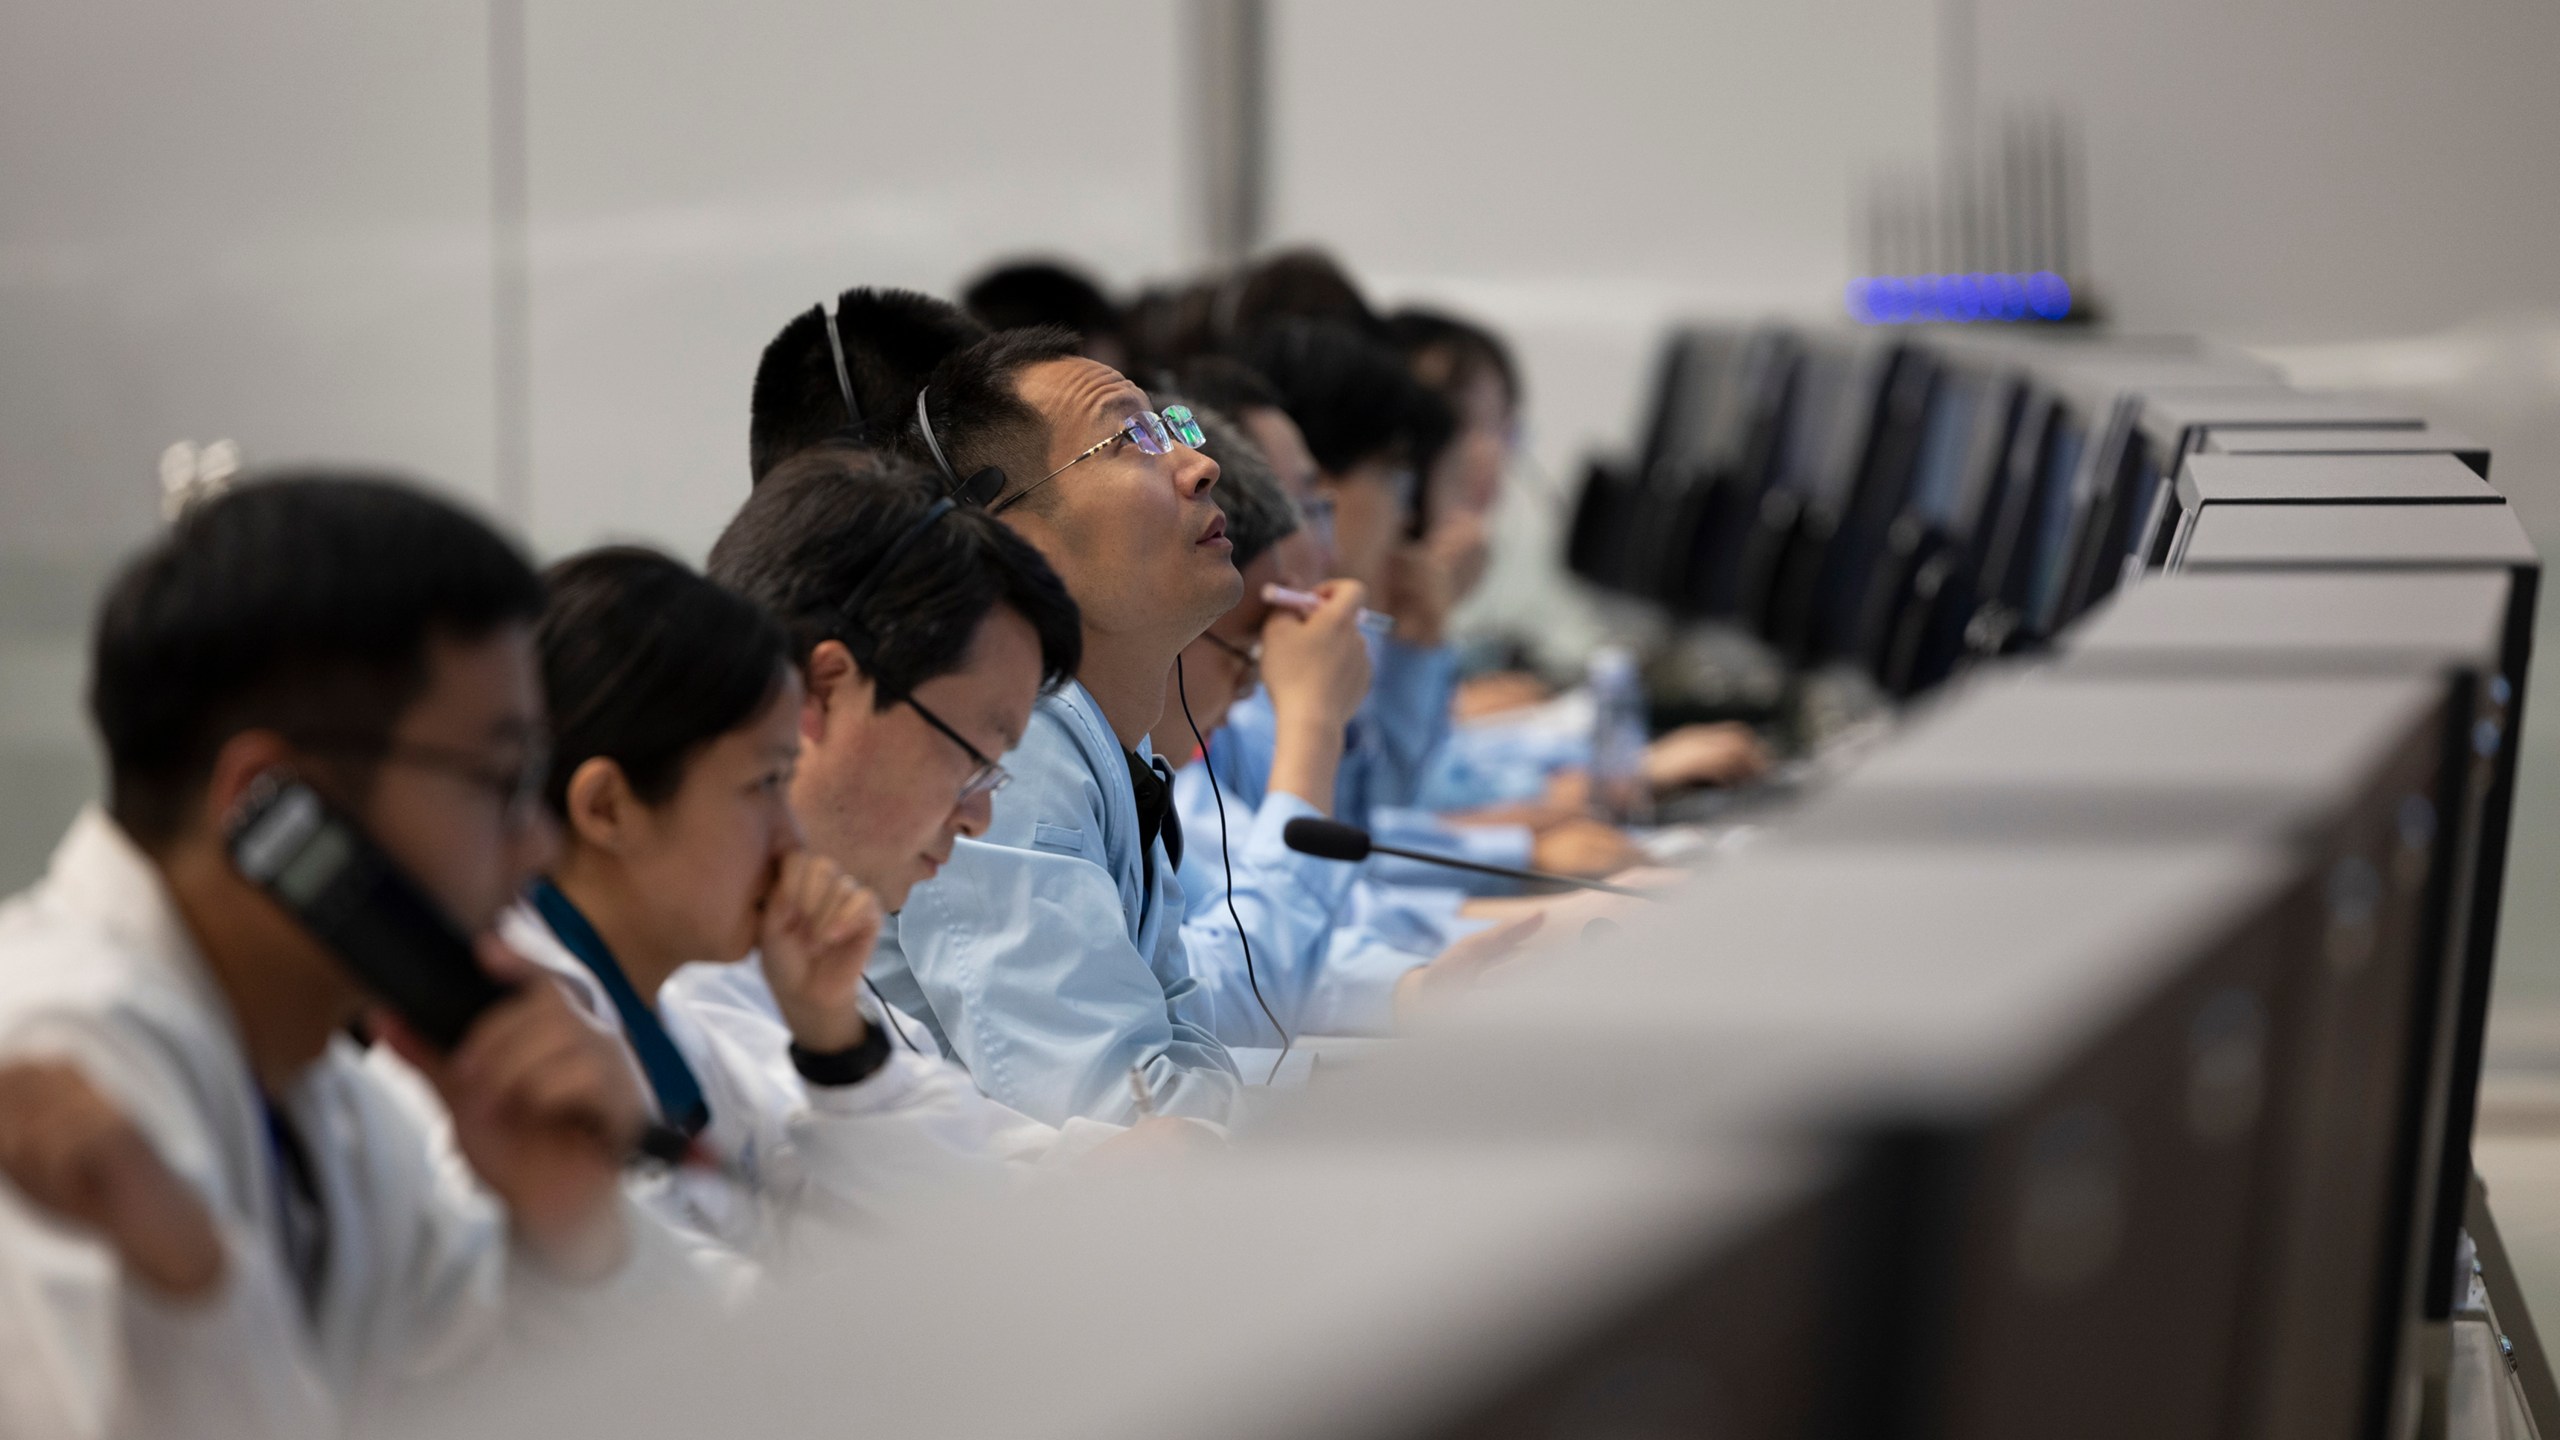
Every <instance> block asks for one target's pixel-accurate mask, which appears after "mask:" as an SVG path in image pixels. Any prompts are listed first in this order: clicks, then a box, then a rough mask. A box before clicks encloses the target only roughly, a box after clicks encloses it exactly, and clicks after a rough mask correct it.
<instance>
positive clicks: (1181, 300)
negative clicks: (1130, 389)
mask: <svg viewBox="0 0 2560 1440" xmlns="http://www.w3.org/2000/svg"><path fill="white" fill-rule="evenodd" d="M1225 293H1226V292H1225V288H1224V287H1223V286H1222V285H1221V284H1220V283H1219V282H1218V281H1217V280H1214V279H1207V280H1195V281H1191V282H1188V283H1185V284H1180V285H1154V286H1150V287H1148V288H1147V289H1145V290H1142V291H1140V292H1139V293H1138V298H1136V299H1135V300H1132V301H1130V302H1129V308H1128V309H1127V310H1125V311H1123V312H1122V317H1121V324H1120V331H1121V334H1120V338H1121V343H1122V344H1124V345H1126V346H1127V347H1128V350H1129V364H1130V366H1131V368H1132V369H1133V370H1135V371H1136V372H1137V373H1139V374H1145V375H1153V374H1155V373H1157V372H1159V371H1169V370H1173V369H1176V368H1178V367H1180V366H1181V365H1182V364H1183V363H1185V362H1186V361H1189V360H1191V359H1193V358H1195V357H1197V356H1200V355H1203V354H1206V353H1208V352H1209V351H1211V350H1213V349H1215V348H1216V346H1217V343H1218V331H1217V316H1218V306H1219V298H1220V296H1221V295H1223V294H1225Z"/></svg>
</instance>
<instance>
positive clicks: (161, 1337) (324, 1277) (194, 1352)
mask: <svg viewBox="0 0 2560 1440" xmlns="http://www.w3.org/2000/svg"><path fill="white" fill-rule="evenodd" d="M31 1056H45V1057H51V1058H62V1059H68V1060H70V1061H72V1062H73V1063H75V1064H77V1065H78V1066H79V1067H80V1068H81V1070H82V1071H83V1073H84V1074H85V1075H86V1076H87V1077H88V1078H89V1080H90V1081H91V1082H92V1083H93V1084H95V1085H97V1086H98V1087H99V1088H100V1089H101V1090H102V1091H103V1092H105V1093H106V1094H107V1095H108V1096H109V1098H111V1099H112V1100H113V1101H114V1102H115V1103H116V1104H117V1105H118V1106H119V1107H120V1108H121V1109H122V1110H123V1111H124V1113H125V1114H126V1115H127V1116H129V1117H130V1118H131V1119H132V1120H133V1121H134V1122H135V1123H136V1124H137V1125H139V1126H140V1127H141V1129H142V1130H143V1132H144V1134H145V1135H147V1136H148V1137H149V1139H150V1140H151V1142H152V1144H153V1146H154V1148H155V1149H157V1151H158V1152H159V1154H160V1156H161V1158H162V1159H163V1160H164V1161H165V1162H166V1163H167V1164H168V1165H169V1167H170V1168H171V1169H172V1170H173V1171H175V1172H176V1173H177V1175H178V1176H179V1177H180V1178H181V1179H183V1180H184V1181H186V1182H187V1183H188V1184H189V1185H190V1186H191V1187H192V1188H193V1189H194V1190H195V1191H196V1193H197V1194H198V1195H199V1196H200V1197H201V1198H202V1199H203V1200H204V1202H205V1205H206V1207H207V1208H208V1209H209V1210H210V1211H211V1212H212V1215H213V1218H214V1221H215V1223H216V1226H217V1227H218V1229H219V1231H220V1234H221V1238H222V1243H223V1247H224V1250H225V1252H226V1266H225V1272H224V1279H223V1281H222V1283H221V1286H220V1288H219V1289H218V1290H217V1291H216V1292H215V1293H214V1294H213V1295H212V1296H210V1297H207V1298H206V1299H204V1300H202V1301H199V1302H196V1303H192V1304H172V1303H167V1302H164V1301H162V1300H160V1299H158V1298H157V1297H155V1296H154V1295H152V1294H150V1293H148V1292H147V1291H146V1290H145V1289H144V1288H143V1287H140V1286H137V1285H134V1284H130V1283H127V1281H126V1279H125V1277H124V1276H123V1275H122V1273H121V1270H120V1267H119V1265H118V1262H117V1261H116V1259H115V1256H114V1254H113V1252H112V1251H111V1250H110V1249H109V1247H107V1246H106V1245H105V1244H103V1243H102V1242H100V1241H98V1240H96V1239H95V1238H93V1237H91V1236H89V1235H87V1234H85V1233H81V1232H76V1231H74V1230H71V1229H68V1228H65V1227H63V1226H60V1225H57V1224H55V1223H53V1222H51V1221H50V1220H49V1219H48V1218H47V1217H44V1216H42V1215H40V1214H38V1213H37V1212H36V1211H35V1210H34V1209H33V1208H32V1207H30V1206H29V1205H28V1204H26V1203H25V1202H24V1201H23V1200H22V1199H21V1198H20V1197H19V1196H18V1195H17V1194H16V1193H15V1192H14V1191H13V1190H11V1189H10V1188H9V1187H8V1186H7V1185H6V1184H5V1182H0V1306H6V1307H8V1312H9V1313H8V1314H7V1315H6V1316H5V1317H0V1387H5V1388H6V1389H7V1390H8V1391H9V1392H10V1400H9V1402H8V1404H7V1405H5V1406H0V1416H7V1417H9V1418H10V1419H12V1420H13V1421H20V1422H21V1423H26V1424H29V1425H31V1426H33V1427H37V1428H34V1429H33V1431H32V1433H34V1434H37V1435H42V1436H45V1437H47V1440H51V1437H53V1436H78V1437H91V1436H101V1435H119V1436H162V1435H166V1436H185V1437H189V1440H204V1437H228V1436H235V1435H237V1436H253V1435H254V1436H259V1437H262V1440H263V1437H300V1436H317V1435H334V1434H339V1433H342V1432H343V1431H344V1430H345V1429H347V1428H348V1427H349V1426H350V1425H351V1424H352V1423H354V1422H355V1421H356V1420H357V1419H359V1418H360V1417H361V1416H362V1415H364V1414H366V1413H368V1412H369V1411H371V1410H373V1409H374V1408H376V1407H377V1406H380V1405H387V1404H389V1403H390V1402H391V1401H392V1400H393V1399H395V1398H396V1397H397V1396H398V1395H399V1394H400V1393H402V1392H403V1391H405V1390H412V1389H414V1388H415V1387H417V1386H418V1385H419V1383H420V1382H422V1381H424V1380H426V1379H427V1378H429V1377H431V1376H435V1375H439V1374H448V1373H450V1372H451V1371H452V1370H453V1369H454V1368H456V1367H457V1366H459V1365H461V1364H462V1363H464V1362H465V1361H467V1360H469V1359H471V1358H472V1357H474V1356H475V1355H476V1354H478V1353H480V1352H482V1351H483V1350H485V1349H487V1348H488V1347H489V1346H490V1345H491V1344H492V1342H493V1341H495V1340H497V1339H498V1338H499V1337H500V1336H501V1335H506V1334H512V1335H518V1336H521V1335H524V1334H527V1333H530V1332H541V1333H547V1334H558V1333H563V1332H567V1331H574V1330H575V1329H577V1328H580V1327H581V1325H582V1322H583V1321H584V1320H585V1319H586V1318H587V1317H590V1316H592V1315H596V1314H601V1313H605V1310H606V1309H608V1308H609V1307H612V1306H616V1305H623V1304H627V1303H629V1302H630V1300H632V1299H633V1298H635V1297H636V1296H638V1295H643V1294H650V1293H654V1291H655V1287H656V1286H658V1285H661V1284H665V1283H669V1282H671V1281H673V1280H675V1279H676V1278H677V1277H678V1276H680V1275H681V1274H682V1273H683V1272H682V1271H681V1270H680V1269H679V1268H678V1267H677V1265H676V1263H675V1261H674V1258H673V1257H674V1250H673V1247H672V1246H671V1245H670V1244H669V1243H668V1242H667V1241H666V1240H665V1239H664V1238H663V1233H662V1232H660V1231H659V1230H658V1228H657V1227H656V1226H655V1225H654V1224H652V1223H650V1222H647V1221H646V1220H645V1219H644V1218H643V1217H642V1216H640V1215H639V1214H638V1213H637V1212H636V1211H635V1212H634V1213H633V1215H632V1216H631V1217H630V1218H631V1220H632V1235H633V1242H634V1251H633V1258H632V1261H631V1263H629V1264H627V1265H626V1266H625V1267H624V1269H623V1271H622V1273H621V1274H620V1275H618V1276H617V1277H616V1278H615V1279H614V1280H613V1281H611V1282H609V1283H607V1284H605V1285H601V1286H592V1287H583V1288H571V1287H567V1286H563V1285H560V1284H557V1283H555V1282H553V1281H551V1280H550V1279H549V1278H547V1277H546V1276H544V1275H543V1274H542V1273H541V1272H540V1271H539V1270H538V1269H536V1268H535V1267H532V1266H530V1265H521V1264H513V1263H511V1262H510V1253H509V1246H508V1244H507V1237H506V1222H505V1217H504V1215H503V1213H502V1212H501V1210H500V1208H499V1206H498V1204H497V1202H496V1201H495V1200H494V1199H493V1198H492V1197H491V1196H490V1195H489V1194H488V1193H487V1192H486V1191H485V1190H482V1189H480V1188H479V1187H478V1186H477V1185H476V1184H475V1183H473V1182H472V1181H471V1180H470V1178H469V1176H468V1174H467V1172H465V1171H464V1170H463V1169H462V1167H461V1166H460V1164H459V1163H458V1162H457V1161H456V1160H455V1159H454V1157H453V1156H452V1155H451V1153H450V1152H449V1151H446V1150H440V1149H439V1148H438V1147H437V1144H436V1142H435V1140H434V1139H433V1138H432V1136H431V1134H430V1131H429V1128H428V1127H427V1126H426V1125H425V1124H424V1123H422V1120H421V1117H420V1116H419V1114H418V1113H417V1111H416V1110H415V1109H414V1108H413V1107H412V1105H411V1104H410V1102H409V1100H408V1099H407V1098H406V1097H404V1096H403V1095H401V1094H400V1093H398V1091H397V1089H396V1087H394V1086H391V1085H387V1084H385V1083H384V1082H383V1080H382V1078H381V1077H380V1076H379V1075H378V1074H376V1073H375V1071H374V1070H373V1068H372V1067H370V1066H368V1065H366V1064H365V1063H364V1062H363V1060H362V1058H361V1055H360V1052H359V1050H358V1048H357V1047H356V1046H355V1044H354V1043H353V1042H352V1041H349V1040H346V1039H344V1038H340V1039H338V1040H335V1041H333V1042H332V1044H331V1046H330V1048H329V1050H328V1051H327V1052H326V1053H325V1054H323V1055H322V1056H321V1057H320V1059H319V1060H317V1061H315V1062H314V1063H313V1064H312V1065H311V1067H310V1068H309V1069H308V1070H306V1071H305V1072H304V1073H303V1075H302V1076H301V1078H300V1079H299V1080H298V1081H297V1082H296V1083H295V1084H294V1086H293V1088H292V1089H291V1091H290V1092H289V1093H287V1094H284V1095H281V1096H278V1097H275V1103H276V1105H277V1107H278V1109H279V1110H280V1111H281V1112H282V1113H284V1114H285V1115H286V1116H287V1117H289V1119H290V1120H291V1122H292V1124H293V1125H294V1127H295V1129H296V1131H297V1132H298V1134H299V1135H300V1137H301V1139H302V1141H303V1144H304V1147H305V1148H306V1150H307V1151H308V1153H309V1157H310V1161H311V1165H312V1168H313V1172H314V1181H315V1185H316V1188H317V1189H318V1191H319V1196H320V1203H321V1206H322V1207H323V1209H324V1210H325V1212H326V1216H327V1230H328V1254H327V1259H326V1261H325V1263H324V1265H323V1266H322V1268H321V1279H320V1285H319V1294H318V1303H317V1313H316V1314H314V1315H312V1316H310V1317H307V1318H306V1316H305V1315H304V1314H303V1306H302V1301H301V1298H300V1295H299V1293H298V1287H297V1286H296V1284H295V1282H294V1280H293V1279H292V1277H291V1274H290V1271H289V1269H288V1267H287V1264H286V1262H285V1260H284V1258H283V1251H282V1245H281V1242H280V1240H279V1239H278V1236H279V1235H280V1233H281V1231H280V1222H279V1219H278V1213H277V1204H278V1200H277V1192H278V1187H279V1185H280V1184H281V1183H282V1182H281V1180H280V1178H279V1172H278V1170H277V1168H276V1165H277V1162H276V1160H275V1158H274V1152H273V1149H272V1146H271V1144H270V1142H269V1139H268V1134H267V1129H266V1124H265V1120H264V1117H263V1115H262V1113H261V1110H260V1105H259V1099H258V1091H257V1086H256V1082H255V1081H254V1080H253V1078H252V1076H251V1072H250V1068H249V1064H248V1059H247V1057H246V1055H245V1053H244V1051H243V1049H242V1047H241V1043H240V1039H239V1035H238V1031H237V1029H236V1028H235V1026H234V1024H233V1021H232V1018H231V1013H230V1010H229V1007H228V1005H227V1003H226V1002H225V1001H224V999H223V997H222V995H221V993H220V991H219V990H217V989H216V988H215V986H214V984H213V981H212V979H211V977H210V976H209V975H208V974H207V973H206V971H205V969H204V965H203V962H202V960H201V959H200V958H199V956H198V955H197V953H196V950H195V947H194V944H193V942H192V940H191V939H190V937H189V935H188V933H187V931H186V929H185V927H184V925H183V924H182V922H181V921H180V918H179V916H178V913H177V910H176V908H175V906H174V905H173V904H172V902H171V900H170V898H169V895H168V892H167V890H166V888H165V887H164V886H163V885H162V883H161V880H160V876H159V872H158V871H157V870H156V869H155V868H153V866H152V865H151V864H150V862H149V861H148V860H147V859H146V858H145V857H144V856H143V854H142V853H141V851H140V850H138V849H137V848H135V846H134V845H133V844H132V842H131V841H130V840H128V839H127V838H126V837H125V835H124V833H123V832H122V831H121V830H119V829H118V828H117V827H116V826H115V824H114V823H113V822H112V821H110V820H109V819H108V818H107V817H106V816H104V815H103V814H101V813H99V812H98V811H96V810H95V809H92V810H89V811H86V812H84V813H83V814H82V815H81V816H80V817H79V818H78V819H77V820H75V821H74V822H73V823H72V826H71V830H70V833H69V834H68V835H67V836H65V838H64V839H63V842H62V844H61V847H60V848H59V849H58V850H57V851H56V852H55V854H54V858H53V863H52V867H51V869H50V871H49V872H48V873H47V874H46V876H45V878H44V879H43V880H42V881H41V882H39V883H38V884H37V885H36V886H35V887H34V888H32V889H31V890H28V891H27V892H25V893H23V894H20V895H18V896H16V897H14V898H12V899H11V900H9V901H8V902H7V904H6V905H5V906H0V1057H7V1058H23V1057H31ZM591 1306H592V1307H597V1308H594V1309H590V1308H589V1307H591ZM27 1417H33V1418H32V1419H29V1418H27Z"/></svg>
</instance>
